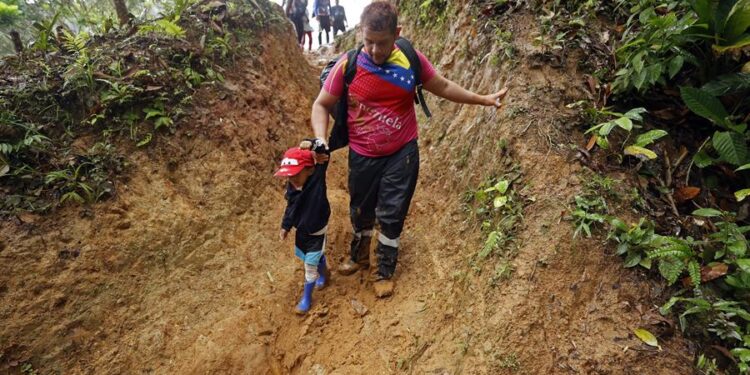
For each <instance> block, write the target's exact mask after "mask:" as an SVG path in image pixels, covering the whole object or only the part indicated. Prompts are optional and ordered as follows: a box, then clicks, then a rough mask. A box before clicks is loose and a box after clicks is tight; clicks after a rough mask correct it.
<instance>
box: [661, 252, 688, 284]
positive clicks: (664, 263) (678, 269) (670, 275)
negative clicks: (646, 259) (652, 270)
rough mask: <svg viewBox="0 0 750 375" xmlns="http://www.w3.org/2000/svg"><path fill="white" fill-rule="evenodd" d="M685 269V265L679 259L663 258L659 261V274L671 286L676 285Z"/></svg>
mask: <svg viewBox="0 0 750 375" xmlns="http://www.w3.org/2000/svg"><path fill="white" fill-rule="evenodd" d="M684 269H685V263H684V262H683V261H682V260H680V259H677V258H674V257H670V258H663V259H660V260H659V273H660V274H661V275H662V276H663V277H664V278H665V279H667V283H668V284H669V285H672V284H674V283H675V282H676V281H677V279H678V278H679V277H680V275H681V274H682V271H683V270H684Z"/></svg>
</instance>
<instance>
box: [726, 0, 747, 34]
mask: <svg viewBox="0 0 750 375" xmlns="http://www.w3.org/2000/svg"><path fill="white" fill-rule="evenodd" d="M748 27H750V3H748V2H747V1H743V0H740V1H737V2H736V3H735V4H734V7H732V11H731V13H730V14H729V18H728V19H727V23H726V25H725V26H724V30H723V31H724V33H723V34H724V35H723V36H724V37H725V38H726V39H727V40H735V39H737V38H738V37H740V36H741V35H742V34H743V33H745V31H746V30H747V29H748Z"/></svg>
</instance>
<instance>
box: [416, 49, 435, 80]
mask: <svg viewBox="0 0 750 375" xmlns="http://www.w3.org/2000/svg"><path fill="white" fill-rule="evenodd" d="M417 56H419V62H420V63H421V64H422V75H421V76H420V77H419V79H420V80H421V81H422V83H423V84H424V83H427V82H428V81H429V80H431V79H432V77H434V76H435V75H436V74H437V72H436V71H435V67H434V66H432V63H431V62H430V60H427V57H426V56H425V55H423V54H422V52H419V51H417Z"/></svg>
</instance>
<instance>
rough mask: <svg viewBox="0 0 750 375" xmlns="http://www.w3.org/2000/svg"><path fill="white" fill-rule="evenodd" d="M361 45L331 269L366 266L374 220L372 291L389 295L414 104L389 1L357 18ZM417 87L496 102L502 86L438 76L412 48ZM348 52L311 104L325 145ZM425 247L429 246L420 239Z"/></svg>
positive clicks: (408, 173) (410, 180) (410, 173)
mask: <svg viewBox="0 0 750 375" xmlns="http://www.w3.org/2000/svg"><path fill="white" fill-rule="evenodd" d="M360 22H361V25H362V36H363V41H364V47H363V49H362V51H361V52H362V53H359V54H358V55H356V56H357V59H356V74H355V75H354V78H353V80H352V81H351V84H349V85H348V86H347V88H348V97H347V98H348V100H347V106H348V107H347V122H348V135H349V194H350V198H351V200H350V205H349V209H350V219H351V223H352V226H353V232H354V233H353V238H352V242H351V248H350V259H348V260H347V261H346V262H345V263H343V264H341V265H340V267H339V269H338V271H339V273H341V274H343V275H351V274H353V273H355V272H357V271H358V270H360V269H366V268H369V251H370V250H369V249H370V242H371V240H372V237H373V234H374V232H373V230H374V226H375V220H376V219H377V221H378V224H379V226H380V228H379V229H380V233H379V235H378V241H377V242H378V243H377V249H376V258H377V263H378V264H377V269H376V272H375V275H374V276H375V283H374V287H375V294H376V295H377V296H378V297H381V298H382V297H386V296H389V295H391V294H392V293H393V288H394V284H393V281H392V278H393V275H394V273H395V271H396V262H397V259H398V250H399V243H400V237H401V232H402V230H403V228H404V220H405V219H406V214H407V212H408V210H409V204H410V203H411V199H412V196H413V194H414V190H415V188H416V185H417V175H418V173H419V149H418V146H417V135H418V134H417V117H416V113H415V109H414V97H415V75H414V67H412V66H410V63H409V62H408V59H407V57H406V56H405V54H404V52H402V51H401V50H400V49H399V48H398V47H397V46H396V45H395V42H396V39H397V38H398V36H399V34H400V31H401V30H400V28H399V27H398V14H397V9H396V7H395V6H394V5H392V4H390V3H388V2H386V1H376V2H373V3H371V4H370V5H368V6H367V7H366V8H365V10H364V11H363V13H362V18H361V21H360ZM417 54H418V56H419V61H420V62H421V74H420V77H419V78H421V82H422V83H423V87H424V88H425V89H426V90H427V91H429V92H431V93H433V94H435V95H438V96H440V97H442V98H445V99H448V100H450V101H453V102H457V103H465V104H479V105H485V106H495V107H500V105H501V100H502V99H503V97H504V96H505V93H506V92H507V88H503V89H502V90H501V91H499V92H497V93H494V94H490V95H478V94H476V93H473V92H471V91H468V90H466V89H464V88H462V87H461V86H459V85H458V84H456V83H454V82H452V81H450V80H448V79H446V78H444V77H443V76H441V75H440V74H438V73H437V72H436V71H435V69H434V68H433V66H432V64H430V62H429V61H428V60H427V58H426V57H425V56H424V55H422V54H421V53H419V52H417ZM346 63H347V54H344V55H343V56H342V57H341V58H339V60H338V62H337V63H336V65H335V66H334V67H333V69H332V70H331V72H330V74H329V75H328V77H327V79H326V81H325V84H324V85H323V88H322V89H321V90H320V94H319V95H318V98H317V99H316V100H315V103H314V104H313V107H312V115H311V122H312V128H313V131H314V133H315V137H316V138H318V139H320V140H321V141H323V142H325V139H326V135H327V134H328V121H329V115H330V114H331V111H332V109H333V108H334V105H335V104H336V102H337V100H338V99H339V97H340V96H341V95H342V94H343V92H344V89H345V87H344V84H345V81H344V70H345V67H346V65H347V64H346ZM423 245H424V246H431V244H423Z"/></svg>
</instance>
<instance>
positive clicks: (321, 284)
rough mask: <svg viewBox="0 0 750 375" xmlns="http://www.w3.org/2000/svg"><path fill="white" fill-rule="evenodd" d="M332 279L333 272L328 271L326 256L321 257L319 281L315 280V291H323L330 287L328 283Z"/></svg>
mask: <svg viewBox="0 0 750 375" xmlns="http://www.w3.org/2000/svg"><path fill="white" fill-rule="evenodd" d="M330 278H331V271H329V270H328V264H327V263H326V256H325V255H323V256H322V257H320V262H319V263H318V279H317V280H315V289H318V290H321V289H323V288H325V287H326V286H327V285H328V281H329V280H330Z"/></svg>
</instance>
